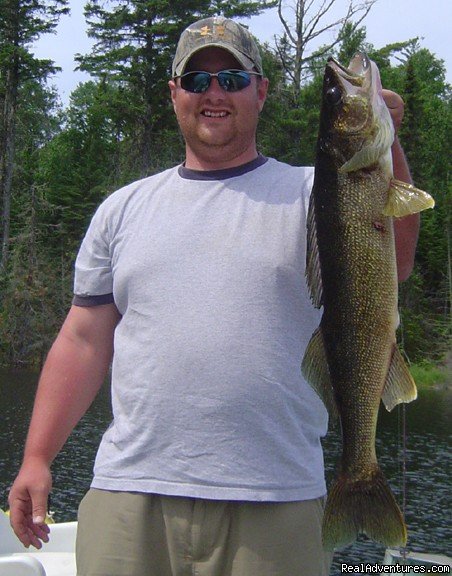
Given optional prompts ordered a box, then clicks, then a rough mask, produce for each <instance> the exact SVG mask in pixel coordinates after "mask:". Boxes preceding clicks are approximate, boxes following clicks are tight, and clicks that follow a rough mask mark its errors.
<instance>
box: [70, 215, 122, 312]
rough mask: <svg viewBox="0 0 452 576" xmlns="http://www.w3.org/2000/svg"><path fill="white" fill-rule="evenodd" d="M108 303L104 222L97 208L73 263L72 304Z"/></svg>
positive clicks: (110, 290)
mask: <svg viewBox="0 0 452 576" xmlns="http://www.w3.org/2000/svg"><path fill="white" fill-rule="evenodd" d="M112 302H114V298H113V275H112V267H111V254H110V240H109V234H108V222H107V220H106V217H105V214H104V210H103V206H101V207H100V208H99V209H98V210H97V212H96V213H95V215H94V217H93V219H92V220H91V224H90V225H89V228H88V231H87V232H86V235H85V238H84V239H83V242H82V244H81V246H80V250H79V252H78V255H77V259H76V261H75V278H74V299H73V304H75V305H76V306H97V305H99V304H110V303H112Z"/></svg>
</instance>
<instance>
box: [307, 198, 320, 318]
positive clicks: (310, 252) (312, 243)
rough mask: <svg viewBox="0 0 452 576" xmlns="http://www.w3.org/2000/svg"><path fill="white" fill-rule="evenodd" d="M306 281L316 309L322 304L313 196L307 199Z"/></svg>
mask: <svg viewBox="0 0 452 576" xmlns="http://www.w3.org/2000/svg"><path fill="white" fill-rule="evenodd" d="M306 254H307V256H306V281H307V284H308V288H309V293H310V295H311V300H312V302H313V304H314V306H316V307H317V308H320V307H321V306H322V304H323V288H322V276H321V271H320V258H319V248H318V245H317V225H316V220H315V207H314V194H312V193H311V197H310V199H309V209H308V218H307V250H306Z"/></svg>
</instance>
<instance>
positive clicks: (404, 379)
mask: <svg viewBox="0 0 452 576" xmlns="http://www.w3.org/2000/svg"><path fill="white" fill-rule="evenodd" d="M416 398H417V389H416V384H415V382H414V380H413V377H412V376H411V374H410V371H409V370H408V366H407V365H406V362H405V360H404V359H403V357H402V354H400V351H399V349H398V348H397V346H396V345H395V344H394V352H393V354H392V359H391V364H390V366H389V370H388V375H387V377H386V383H385V387H384V389H383V394H382V395H381V399H382V400H383V404H384V405H385V406H386V409H387V410H388V412H390V411H391V410H392V409H393V408H394V406H397V404H400V403H401V402H411V401H413V400H416Z"/></svg>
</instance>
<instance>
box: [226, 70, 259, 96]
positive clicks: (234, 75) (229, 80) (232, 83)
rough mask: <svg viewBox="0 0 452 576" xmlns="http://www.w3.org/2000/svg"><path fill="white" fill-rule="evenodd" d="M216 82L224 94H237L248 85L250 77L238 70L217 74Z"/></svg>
mask: <svg viewBox="0 0 452 576" xmlns="http://www.w3.org/2000/svg"><path fill="white" fill-rule="evenodd" d="M218 82H219V83H220V86H221V87H222V88H223V89H224V90H226V92H238V91H239V90H243V89H244V88H246V87H247V86H249V85H250V83H251V77H250V75H249V74H247V73H246V72H242V71H239V70H234V71H232V70H226V71H224V72H219V73H218Z"/></svg>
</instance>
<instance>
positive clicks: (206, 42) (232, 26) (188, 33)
mask: <svg viewBox="0 0 452 576" xmlns="http://www.w3.org/2000/svg"><path fill="white" fill-rule="evenodd" d="M208 46H215V47H218V48H224V49H225V50H227V51H228V52H230V53H231V54H232V55H233V56H234V57H235V58H236V59H237V60H238V61H239V62H240V64H241V65H242V66H243V68H244V69H245V70H252V69H253V68H254V69H255V70H256V71H257V72H259V73H261V74H262V73H263V71H262V60H261V55H260V53H259V49H258V47H257V45H256V42H255V41H254V39H253V37H252V36H251V34H250V33H249V32H248V30H247V29H246V28H245V27H244V26H241V25H240V24H237V22H234V21H233V20H229V19H228V18H224V17H223V16H215V17H213V18H205V19H204V20H198V21H197V22H194V23H193V24H190V26H188V28H186V29H185V30H184V31H183V32H182V35H181V37H180V40H179V44H178V45H177V49H176V55H175V56H174V60H173V70H172V74H173V78H174V77H175V76H180V75H181V74H183V72H184V70H185V66H186V65H187V62H188V61H189V60H190V58H191V57H192V56H193V54H195V52H198V51H199V50H202V49H203V48H206V47H208Z"/></svg>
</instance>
